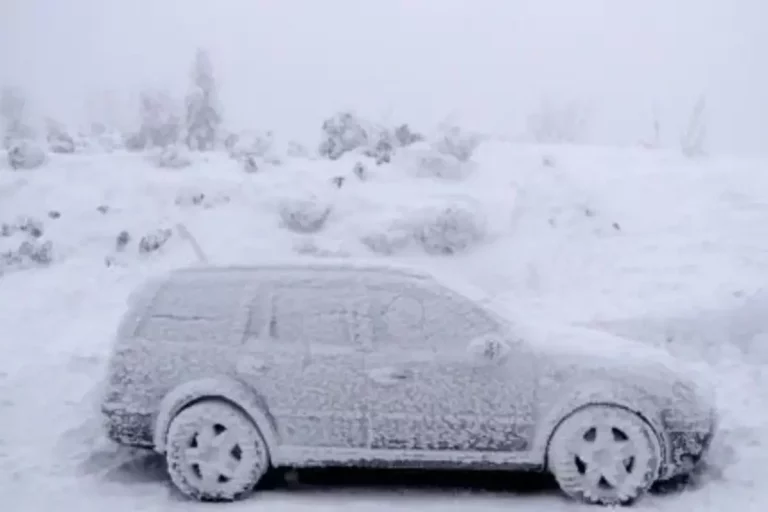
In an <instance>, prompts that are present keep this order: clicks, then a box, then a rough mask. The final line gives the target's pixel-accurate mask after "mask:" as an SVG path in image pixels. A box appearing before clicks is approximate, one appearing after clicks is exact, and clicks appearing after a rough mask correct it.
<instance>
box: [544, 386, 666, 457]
mask: <svg viewBox="0 0 768 512" xmlns="http://www.w3.org/2000/svg"><path fill="white" fill-rule="evenodd" d="M561 389H562V390H569V391H567V392H565V393H562V394H561V395H560V398H558V399H557V400H556V401H555V402H554V403H553V405H552V406H550V407H549V408H547V409H546V410H545V412H544V414H543V415H542V416H541V418H540V420H539V422H538V426H537V428H536V436H535V440H534V444H533V446H534V448H533V449H534V451H535V457H536V460H540V461H541V463H542V466H546V458H547V449H548V447H549V442H550V440H551V439H552V435H553V434H554V433H555V430H556V429H557V427H558V426H559V425H560V424H561V423H562V422H563V421H564V420H565V419H566V418H567V417H568V416H570V415H572V414H573V413H575V412H576V411H579V410H581V409H584V408H585V407H589V406H594V405H609V406H614V407H622V408H624V409H626V410H628V411H631V412H633V413H635V414H637V415H638V416H640V417H641V418H642V419H643V420H645V421H646V422H647V423H648V424H649V425H651V427H652V428H653V430H654V431H655V433H656V436H657V439H658V441H659V447H660V449H661V461H662V471H663V470H664V467H665V466H666V461H667V453H668V441H667V436H666V435H665V430H664V426H663V424H662V421H661V413H660V410H659V407H658V405H657V404H656V403H655V402H654V400H653V398H652V397H651V396H650V395H648V394H647V393H645V392H644V391H643V390H642V388H639V387H636V386H632V385H629V384H620V383H617V382H615V381H597V382H592V383H590V384H587V385H584V384H583V383H579V384H577V383H568V384H567V385H564V386H562V387H561Z"/></svg>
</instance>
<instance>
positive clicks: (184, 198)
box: [174, 189, 230, 208]
mask: <svg viewBox="0 0 768 512" xmlns="http://www.w3.org/2000/svg"><path fill="white" fill-rule="evenodd" d="M229 200H230V199H229V196H228V195H226V194H223V193H214V194H206V193H205V192H203V191H202V190H197V189H185V190H180V191H179V192H178V193H177V194H176V199H175V201H174V202H175V204H176V205H177V206H181V207H184V208H186V207H190V206H202V207H203V208H213V207H214V206H217V205H220V204H226V203H228V202H229Z"/></svg>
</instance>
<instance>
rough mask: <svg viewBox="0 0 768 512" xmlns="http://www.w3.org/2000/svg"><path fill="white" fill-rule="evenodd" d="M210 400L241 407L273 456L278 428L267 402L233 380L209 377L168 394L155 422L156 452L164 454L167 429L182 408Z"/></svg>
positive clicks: (250, 389)
mask: <svg viewBox="0 0 768 512" xmlns="http://www.w3.org/2000/svg"><path fill="white" fill-rule="evenodd" d="M208 398H218V399H221V400H226V401H227V402H230V403H231V404H232V405H234V406H236V407H238V408H240V409H242V410H243V412H245V413H246V414H247V415H248V416H249V417H250V418H251V420H252V421H253V422H254V423H255V424H256V426H257V427H258V428H259V430H260V432H261V435H262V437H263V438H264V441H265V442H266V444H267V448H268V450H269V452H270V453H274V450H275V448H276V447H277V427H276V423H275V419H274V418H273V417H272V416H271V415H270V414H269V410H268V408H267V403H266V401H265V400H264V398H263V397H261V396H260V395H259V394H258V393H256V392H255V391H254V390H253V389H252V388H250V387H248V386H247V385H245V384H244V383H242V382H240V381H238V380H236V379H233V378H231V377H223V376H222V377H208V378H204V379H199V380H194V381H190V382H186V383H184V384H182V385H180V386H178V387H176V388H175V389H174V390H173V391H171V392H170V393H168V394H167V395H165V397H164V398H163V400H162V401H161V402H160V408H159V412H158V415H157V420H156V421H155V428H154V437H153V441H154V447H155V451H157V452H159V453H165V449H166V442H167V436H168V428H169V427H170V424H171V421H172V420H173V418H174V417H175V416H176V415H177V414H178V413H179V412H181V410H182V409H184V408H186V407H188V406H190V405H192V404H194V403H195V402H199V401H201V400H205V399H208Z"/></svg>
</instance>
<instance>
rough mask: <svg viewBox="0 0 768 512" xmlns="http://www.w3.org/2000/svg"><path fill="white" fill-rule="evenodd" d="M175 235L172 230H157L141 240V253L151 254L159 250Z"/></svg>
mask: <svg viewBox="0 0 768 512" xmlns="http://www.w3.org/2000/svg"><path fill="white" fill-rule="evenodd" d="M172 235H173V230H172V229H167V228H163V229H155V230H153V231H150V232H149V233H147V234H146V235H144V236H143V237H141V240H139V253H140V254H149V253H150V252H155V251H157V250H159V249H160V248H161V247H162V246H163V245H165V243H166V242H167V241H168V240H169V239H170V238H171V236H172Z"/></svg>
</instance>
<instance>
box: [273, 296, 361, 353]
mask: <svg viewBox="0 0 768 512" xmlns="http://www.w3.org/2000/svg"><path fill="white" fill-rule="evenodd" d="M353 311H354V300H352V299H351V298H350V296H349V290H348V289H345V288H344V287H340V286H331V287H325V286H320V285H317V286H312V285H301V286H291V287H288V286H285V287H278V288H276V289H275V291H274V293H273V294H272V298H271V311H270V313H269V317H267V320H264V319H262V320H261V322H260V323H261V324H262V326H266V327H263V329H265V330H268V332H269V338H271V339H274V340H275V341H279V342H281V343H292V342H296V343H312V344H319V345H334V346H344V347H348V346H352V345H354V344H355V340H354V339H353V337H352V330H351V329H350V318H351V317H352V312H353Z"/></svg>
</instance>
